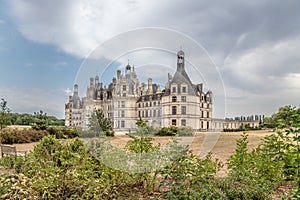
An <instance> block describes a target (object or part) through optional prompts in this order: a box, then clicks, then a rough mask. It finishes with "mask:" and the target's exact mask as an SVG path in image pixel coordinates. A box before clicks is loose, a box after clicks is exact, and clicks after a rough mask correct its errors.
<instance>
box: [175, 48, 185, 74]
mask: <svg viewBox="0 0 300 200" xmlns="http://www.w3.org/2000/svg"><path fill="white" fill-rule="evenodd" d="M184 70H185V69H184V52H183V51H182V46H180V50H179V51H178V53H177V71H179V72H182V71H184Z"/></svg>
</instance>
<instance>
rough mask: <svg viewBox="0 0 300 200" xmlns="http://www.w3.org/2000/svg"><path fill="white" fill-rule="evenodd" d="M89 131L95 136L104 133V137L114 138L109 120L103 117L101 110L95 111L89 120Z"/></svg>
mask: <svg viewBox="0 0 300 200" xmlns="http://www.w3.org/2000/svg"><path fill="white" fill-rule="evenodd" d="M88 127H89V131H91V132H93V133H95V135H97V134H101V133H104V134H105V135H106V136H114V131H113V130H112V123H111V121H110V119H108V118H106V117H105V116H104V112H103V110H95V111H94V112H93V113H92V114H91V117H90V118H89V125H88Z"/></svg>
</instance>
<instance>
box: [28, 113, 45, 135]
mask: <svg viewBox="0 0 300 200" xmlns="http://www.w3.org/2000/svg"><path fill="white" fill-rule="evenodd" d="M33 114H34V120H33V121H34V123H33V124H32V125H31V127H32V128H33V129H35V130H46V129H47V128H48V122H47V113H44V112H43V111H42V110H40V112H34V113H33Z"/></svg>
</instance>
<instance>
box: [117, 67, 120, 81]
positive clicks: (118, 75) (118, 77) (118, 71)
mask: <svg viewBox="0 0 300 200" xmlns="http://www.w3.org/2000/svg"><path fill="white" fill-rule="evenodd" d="M120 76H121V70H119V69H118V70H117V79H120Z"/></svg>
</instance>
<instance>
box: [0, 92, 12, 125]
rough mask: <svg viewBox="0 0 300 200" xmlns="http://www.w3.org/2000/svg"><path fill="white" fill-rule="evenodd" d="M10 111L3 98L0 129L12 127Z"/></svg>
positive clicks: (0, 108)
mask: <svg viewBox="0 0 300 200" xmlns="http://www.w3.org/2000/svg"><path fill="white" fill-rule="evenodd" d="M10 123H11V120H10V109H9V108H8V107H7V101H5V99H3V98H1V102H0V129H3V128H5V127H6V126H8V125H10Z"/></svg>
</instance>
